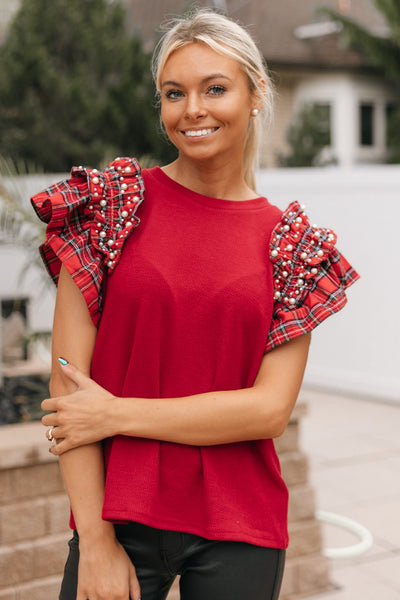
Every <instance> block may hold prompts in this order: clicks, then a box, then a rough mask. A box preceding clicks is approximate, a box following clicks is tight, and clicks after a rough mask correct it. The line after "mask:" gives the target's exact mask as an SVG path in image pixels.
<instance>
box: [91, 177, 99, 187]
mask: <svg viewBox="0 0 400 600" xmlns="http://www.w3.org/2000/svg"><path fill="white" fill-rule="evenodd" d="M92 181H93V183H94V185H97V184H98V183H99V178H98V177H93V179H92Z"/></svg>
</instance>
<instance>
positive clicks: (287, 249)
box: [266, 202, 359, 351]
mask: <svg viewBox="0 0 400 600" xmlns="http://www.w3.org/2000/svg"><path fill="white" fill-rule="evenodd" d="M336 240H337V237H336V234H335V233H334V232H333V231H332V230H331V229H326V228H319V227H317V226H311V225H310V222H309V220H308V217H307V216H306V214H305V213H304V207H303V206H300V204H299V203H298V202H293V203H292V204H290V205H289V207H288V208H287V209H286V210H285V211H284V212H283V214H282V217H281V220H280V222H279V223H278V224H277V225H276V227H275V228H274V230H273V232H272V235H271V240H270V259H271V261H272V263H273V279H274V299H275V302H274V311H273V316H272V324H271V329H270V332H269V335H268V341H267V345H266V351H268V350H271V349H272V348H274V347H275V346H278V345H279V344H281V343H283V342H286V341H289V340H290V339H293V338H295V337H298V336H300V335H303V334H304V333H307V332H309V331H311V330H312V329H314V328H315V327H316V326H317V325H319V323H321V322H322V321H324V320H325V319H326V318H327V317H329V316H330V315H332V314H334V313H336V312H338V311H339V310H340V309H341V308H343V306H344V305H345V304H346V302H347V298H346V294H345V290H346V288H347V287H349V286H350V285H351V284H352V283H354V282H355V281H357V279H358V278H359V275H358V274H357V273H356V271H355V270H354V269H353V267H352V266H351V265H350V264H349V263H348V262H347V260H346V259H345V258H344V256H342V255H341V254H340V252H339V251H338V250H337V248H336V246H335V244H336Z"/></svg>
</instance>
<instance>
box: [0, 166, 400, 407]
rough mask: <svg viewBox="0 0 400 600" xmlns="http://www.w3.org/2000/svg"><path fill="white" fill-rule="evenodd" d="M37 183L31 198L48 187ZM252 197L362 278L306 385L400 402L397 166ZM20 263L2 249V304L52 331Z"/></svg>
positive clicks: (262, 177) (296, 178)
mask: <svg viewBox="0 0 400 600" xmlns="http://www.w3.org/2000/svg"><path fill="white" fill-rule="evenodd" d="M60 178H61V177H60V176H59V175H53V176H51V177H49V178H47V181H46V182H44V181H43V180H41V179H35V180H34V181H33V183H31V184H30V185H29V193H28V192H27V194H26V196H27V199H28V198H29V195H30V194H31V193H34V192H36V191H39V190H40V189H42V188H43V187H45V186H46V185H48V184H49V183H50V182H51V181H56V180H58V179H60ZM258 184H259V185H258V189H259V192H260V193H263V194H264V195H265V196H267V197H268V198H269V200H270V201H271V202H272V203H274V204H277V205H278V206H280V207H281V208H282V209H283V208H285V207H286V206H287V205H288V204H289V203H290V202H291V201H293V200H299V201H300V202H301V203H304V204H305V205H306V211H307V213H308V214H309V216H310V220H311V222H312V223H317V224H319V225H321V226H328V227H332V228H333V229H335V231H336V232H337V234H338V237H339V240H338V247H339V248H340V250H341V251H342V252H343V254H344V255H345V256H346V258H347V259H348V260H349V261H350V262H351V263H352V264H353V266H354V267H355V268H356V269H357V270H358V272H359V273H360V275H361V280H360V281H358V282H357V283H356V284H355V285H354V286H353V287H351V288H350V289H349V290H348V297H349V303H348V305H347V306H346V307H345V308H344V310H343V311H341V312H340V313H338V314H337V315H334V316H332V317H331V318H329V319H328V320H327V321H326V322H325V323H323V324H322V325H320V326H319V327H318V328H317V330H316V331H315V333H314V335H313V341H312V348H311V353H310V360H309V365H308V368H307V373H306V378H305V382H306V384H307V385H312V386H321V387H324V388H328V389H332V390H337V391H343V392H346V393H347V392H350V393H353V394H354V393H355V394H362V395H369V396H373V397H374V398H381V399H385V400H395V401H400V369H399V364H400V360H399V359H400V352H399V343H400V317H399V302H400V279H399V271H400V269H399V258H398V256H399V244H400V235H399V223H400V192H399V189H400V166H370V167H358V168H353V169H344V168H326V169H277V170H270V171H266V170H264V171H261V172H260V173H259V176H258ZM23 260H24V258H23V256H22V254H21V253H20V252H19V251H18V249H16V248H11V247H4V246H3V247H2V246H0V297H10V296H13V295H22V296H24V295H27V296H29V297H31V303H30V313H29V324H30V327H31V329H32V330H33V331H40V330H50V329H51V323H52V314H53V305H54V290H53V289H52V288H48V289H47V290H44V289H43V287H42V284H41V280H40V277H39V276H38V273H35V272H30V273H29V275H28V277H27V279H25V280H24V281H23V283H22V284H21V283H20V282H19V279H18V274H19V271H20V267H21V265H22V263H23Z"/></svg>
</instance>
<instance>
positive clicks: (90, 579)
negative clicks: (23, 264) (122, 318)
mask: <svg viewBox="0 0 400 600" xmlns="http://www.w3.org/2000/svg"><path fill="white" fill-rule="evenodd" d="M96 333H97V330H96V327H95V325H94V324H93V322H92V320H91V318H90V315H89V311H88V309H87V306H86V303H85V300H84V298H83V296H82V294H81V292H80V290H79V289H78V287H77V286H76V284H75V282H74V281H73V280H72V278H71V276H70V275H69V273H68V272H67V270H66V269H65V268H64V267H62V268H61V272H60V277H59V282H58V290H57V300H56V307H55V312H54V324H53V340H52V371H51V379H50V394H51V396H60V395H65V394H69V393H71V392H74V391H75V390H76V385H75V384H74V383H73V382H72V381H71V380H70V379H68V378H67V377H65V376H64V375H63V372H62V369H61V367H60V364H59V362H58V360H57V358H58V357H65V358H66V359H68V360H71V361H73V362H74V364H76V365H77V366H79V368H80V369H81V370H82V371H83V372H84V373H86V374H87V375H90V364H91V360H92V355H93V349H94V344H95V341H96ZM60 468H61V472H62V476H63V479H64V484H65V488H66V490H67V493H68V496H69V500H70V503H71V508H72V512H73V514H74V519H75V524H76V528H77V531H78V534H79V551H80V559H79V575H78V593H77V600H86V599H87V598H90V599H91V598H96V599H99V600H101V599H103V598H104V600H113V599H114V598H118V599H120V598H123V599H124V600H125V599H126V600H128V599H129V598H131V599H132V600H138V599H139V597H140V587H139V583H138V581H137V578H136V573H135V569H134V567H133V565H132V563H131V561H130V560H129V558H128V556H127V554H126V553H125V551H124V549H123V548H122V546H121V545H120V544H119V543H118V541H117V540H116V537H115V531H114V526H113V525H112V523H109V522H107V521H104V520H103V519H102V516H101V515H102V508H103V501H104V460H103V451H102V447H101V444H90V445H87V446H82V447H80V448H76V449H74V450H71V451H70V452H66V453H65V454H63V455H62V456H61V457H60Z"/></svg>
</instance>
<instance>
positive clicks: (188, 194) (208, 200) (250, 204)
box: [143, 166, 268, 210]
mask: <svg viewBox="0 0 400 600" xmlns="http://www.w3.org/2000/svg"><path fill="white" fill-rule="evenodd" d="M143 171H144V173H146V171H147V173H149V174H150V175H151V176H153V177H154V178H155V179H157V180H158V181H159V182H160V183H162V184H164V185H166V186H167V187H169V188H170V189H173V190H175V191H176V192H177V193H179V194H181V195H183V196H185V198H187V199H191V200H193V201H195V202H198V203H200V204H203V205H205V206H209V207H211V208H218V209H224V210H249V209H250V210H251V209H252V210H254V209H260V208H266V206H268V200H267V199H266V198H264V197H262V196H259V197H257V198H251V199H250V200H225V199H223V198H213V197H211V196H204V195H203V194H199V193H197V192H194V191H193V190H190V189H189V188H186V187H185V186H183V185H181V184H180V183H177V182H176V181H174V180H173V179H171V177H169V176H168V175H167V174H166V173H164V171H163V170H162V169H161V168H160V167H159V166H156V167H152V168H151V169H143Z"/></svg>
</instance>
